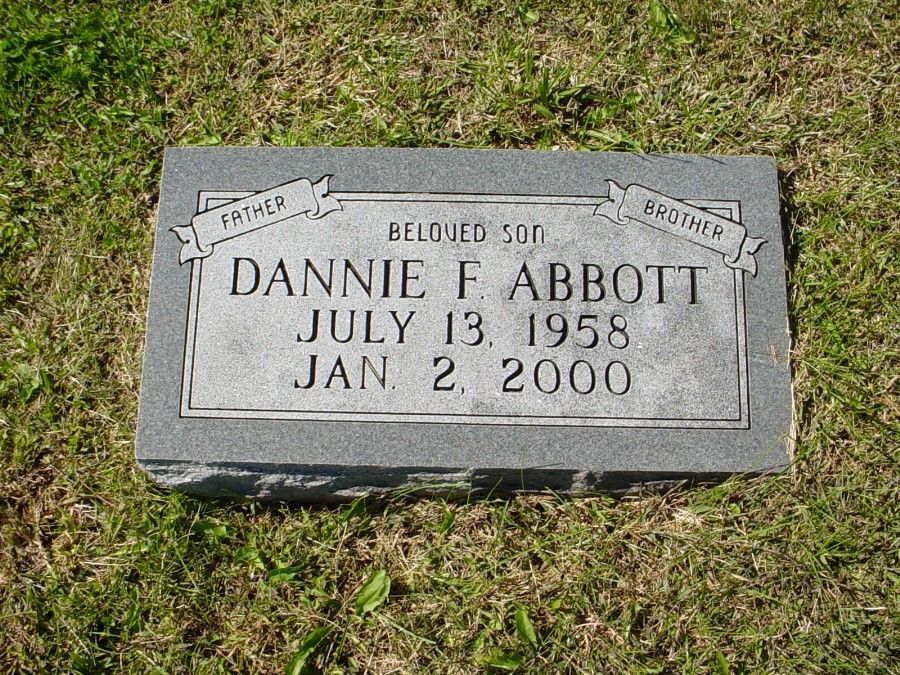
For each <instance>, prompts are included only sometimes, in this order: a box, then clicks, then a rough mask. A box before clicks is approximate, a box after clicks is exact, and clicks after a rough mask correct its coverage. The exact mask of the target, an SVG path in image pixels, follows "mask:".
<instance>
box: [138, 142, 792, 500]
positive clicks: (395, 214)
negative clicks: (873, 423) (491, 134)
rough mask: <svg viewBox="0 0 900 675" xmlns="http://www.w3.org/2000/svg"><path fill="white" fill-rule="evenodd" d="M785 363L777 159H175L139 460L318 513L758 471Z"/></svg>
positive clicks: (786, 399)
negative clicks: (370, 503)
mask: <svg viewBox="0 0 900 675" xmlns="http://www.w3.org/2000/svg"><path fill="white" fill-rule="evenodd" d="M788 350H789V336H788V321H787V306H786V295H785V260H784V247H783V243H782V230H781V221H780V216H779V201H778V188H777V174H776V170H775V167H774V164H773V163H772V161H771V160H769V159H765V158H758V157H706V156H686V155H684V156H647V155H636V154H623V153H583V152H572V153H567V152H528V151H493V150H488V151H467V150H388V149H326V148H170V149H167V150H166V155H165V162H164V170H163V180H162V187H161V193H160V203H159V213H158V222H157V229H156V238H155V247H154V255H153V268H152V275H151V285H150V301H149V309H148V320H147V335H146V342H145V354H144V368H143V376H142V384H141V400H140V409H139V418H138V429H137V438H136V454H137V459H138V462H139V463H140V465H141V466H142V467H143V468H144V469H145V470H146V471H148V472H149V473H150V475H151V476H153V477H154V478H155V479H156V480H158V481H159V482H161V483H163V484H166V485H171V486H174V487H178V488H181V489H185V490H188V491H192V492H198V493H202V494H210V495H245V496H252V497H261V498H273V499H300V500H307V501H315V500H336V499H346V498H350V497H355V496H358V495H360V494H366V493H371V492H379V491H384V490H392V489H405V488H411V489H416V488H427V489H433V490H438V489H452V488H456V489H461V490H469V489H475V490H492V489H493V490H499V491H501V492H506V491H512V490H545V489H547V490H554V491H559V492H571V493H578V492H581V491H587V490H595V489H615V488H623V487H628V486H630V485H633V484H636V483H642V482H649V481H657V480H670V479H681V478H691V477H697V478H717V477H722V476H725V475H729V474H733V473H743V472H751V473H753V472H767V471H773V470H777V469H779V468H783V467H784V466H785V465H786V463H787V461H788V444H789V434H790V429H791V419H792V396H791V381H790V370H789V362H788Z"/></svg>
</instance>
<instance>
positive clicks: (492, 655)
mask: <svg viewBox="0 0 900 675" xmlns="http://www.w3.org/2000/svg"><path fill="white" fill-rule="evenodd" d="M475 660H476V661H478V663H479V664H481V665H482V666H486V667H488V668H496V669H497V670H515V669H516V668H518V667H519V666H521V665H522V664H523V663H525V657H524V656H523V655H522V654H519V653H518V652H512V653H509V652H504V651H502V650H500V649H493V650H491V651H489V652H486V653H484V654H479V655H478V656H476V657H475Z"/></svg>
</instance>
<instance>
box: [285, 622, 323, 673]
mask: <svg viewBox="0 0 900 675" xmlns="http://www.w3.org/2000/svg"><path fill="white" fill-rule="evenodd" d="M326 635H328V629H327V628H315V629H314V630H312V631H310V633H309V634H308V635H307V636H306V638H304V640H303V643H302V644H301V645H300V649H298V650H297V653H296V654H294V655H293V656H292V657H291V660H290V661H288V663H287V667H286V668H285V669H284V673H285V675H300V673H302V672H303V666H304V665H306V659H308V658H309V657H310V655H311V654H312V653H313V652H314V651H316V647H318V646H319V643H320V642H321V641H322V639H323V638H324V637H325V636H326Z"/></svg>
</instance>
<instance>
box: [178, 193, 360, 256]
mask: <svg viewBox="0 0 900 675" xmlns="http://www.w3.org/2000/svg"><path fill="white" fill-rule="evenodd" d="M329 178H331V176H324V177H323V178H322V179H320V180H319V181H318V182H316V183H313V182H312V181H310V180H309V179H308V178H299V179H297V180H294V181H291V182H289V183H285V184H284V185H279V186H278V187H274V188H271V189H269V190H264V191H263V192H257V193H255V194H252V195H250V196H249V197H244V198H243V199H238V200H237V201H233V202H230V203H228V204H225V205H224V206H217V207H216V208H214V209H210V210H209V211H204V212H203V213H198V214H197V215H196V216H194V217H193V219H191V224H190V225H179V226H176V227H173V228H172V232H174V233H175V235H176V236H177V237H178V238H179V239H180V240H181V243H182V244H183V245H182V247H181V251H180V252H179V254H178V261H179V263H180V264H182V265H183V264H184V263H186V262H187V261H188V260H193V259H195V258H205V257H207V256H208V255H210V254H212V252H213V246H214V245H215V244H218V243H219V242H221V241H225V240H226V239H232V238H234V237H239V236H240V235H242V234H247V233H248V232H253V231H254V230H258V229H260V228H263V227H268V226H269V225H274V224H275V223H280V222H281V221H282V220H287V219H288V218H293V217H294V216H299V215H305V216H306V217H307V218H309V219H310V220H317V219H319V218H321V217H323V216H325V215H327V214H329V213H331V212H332V211H340V210H342V207H341V203H340V202H339V201H338V200H337V199H335V198H334V197H331V196H329V195H328V180H329Z"/></svg>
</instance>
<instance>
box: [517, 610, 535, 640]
mask: <svg viewBox="0 0 900 675" xmlns="http://www.w3.org/2000/svg"><path fill="white" fill-rule="evenodd" d="M516 633H517V634H518V636H519V639H520V640H521V641H522V642H524V643H525V644H526V645H528V646H529V647H531V648H536V647H537V634H536V633H535V632H534V626H532V625H531V619H529V618H528V613H527V612H526V611H525V609H524V608H522V607H519V608H518V609H517V610H516Z"/></svg>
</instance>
